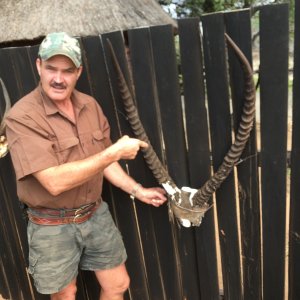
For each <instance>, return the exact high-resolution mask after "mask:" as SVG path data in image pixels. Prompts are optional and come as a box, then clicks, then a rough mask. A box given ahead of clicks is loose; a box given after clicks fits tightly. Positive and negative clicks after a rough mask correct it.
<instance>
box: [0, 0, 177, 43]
mask: <svg viewBox="0 0 300 300" xmlns="http://www.w3.org/2000/svg"><path fill="white" fill-rule="evenodd" d="M161 24H173V25H174V26H176V22H175V21H174V20H173V19H172V18H171V17H169V16H168V15H167V13H165V12H164V11H163V9H162V8H161V7H160V5H159V4H158V3H157V2H156V1H155V0H61V1H59V0H58V1H51V0H0V43H4V42H12V41H20V40H33V39H37V38H40V37H43V36H45V35H46V34H47V33H49V32H53V31H66V32H68V33H69V34H71V35H73V36H88V35H97V34H102V33H105V32H111V31H115V30H120V29H122V30H126V29H132V28H137V27H144V26H152V25H161Z"/></svg>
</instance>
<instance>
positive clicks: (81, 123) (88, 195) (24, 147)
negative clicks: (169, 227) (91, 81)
mask: <svg viewBox="0 0 300 300" xmlns="http://www.w3.org/2000/svg"><path fill="white" fill-rule="evenodd" d="M71 99H72V102H73V105H74V112H75V117H76V122H75V123H74V122H72V120H70V119H69V118H68V117H67V116H66V115H65V114H64V113H63V112H61V111H60V110H59V109H58V108H57V107H56V105H55V104H54V103H53V102H52V100H50V99H49V98H48V97H47V96H46V95H45V94H44V93H43V91H42V89H41V87H40V86H38V87H37V88H36V89H35V90H33V91H32V92H31V93H29V94H28V95H26V96H25V97H23V98H22V99H21V100H19V101H18V102H17V103H16V104H15V105H14V106H13V107H12V109H11V110H10V112H9V114H8V116H7V118H6V126H7V129H6V135H7V139H8V144H9V150H10V154H11V158H12V161H13V165H14V169H15V173H16V177H17V192H18V197H19V199H20V200H21V201H22V202H24V203H26V204H27V205H28V206H29V207H47V208H76V207H79V206H81V205H84V204H87V203H91V202H94V201H97V200H99V199H100V197H101V192H102V182H103V174H101V173H99V174H98V175H96V176H94V177H93V178H92V179H91V180H89V181H88V182H86V183H84V184H82V185H81V186H79V187H76V188H73V189H71V190H69V191H66V192H64V193H61V194H60V195H58V196H52V195H51V194H50V193H49V192H48V191H47V190H46V189H45V188H44V187H43V186H42V185H41V184H40V183H39V181H38V180H37V179H36V178H35V177H34V176H33V175H32V173H34V172H37V171H40V170H44V169H47V168H49V167H54V166H58V165H60V164H63V163H66V162H72V161H77V160H81V159H84V158H86V157H88V156H91V155H93V154H96V153H98V152H100V151H103V150H104V149H105V148H106V147H108V146H109V145H111V141H110V137H109V136H110V127H109V124H108V122H107V119H106V117H105V116H104V114H103V112H102V109H101V108H100V106H99V105H98V104H97V102H96V101H95V99H93V98H92V97H90V96H88V95H86V94H83V93H81V92H79V91H77V90H75V91H74V92H73V94H72V97H71ZM70 176H72V174H70Z"/></svg>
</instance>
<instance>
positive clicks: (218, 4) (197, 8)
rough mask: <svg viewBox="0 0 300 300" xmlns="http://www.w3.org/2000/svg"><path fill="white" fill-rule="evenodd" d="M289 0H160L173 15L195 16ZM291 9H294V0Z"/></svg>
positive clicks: (178, 16) (181, 16)
mask: <svg viewBox="0 0 300 300" xmlns="http://www.w3.org/2000/svg"><path fill="white" fill-rule="evenodd" d="M282 2H287V0H158V3H159V4H160V5H162V6H163V7H164V8H165V9H166V11H168V12H169V13H170V14H171V15H172V17H176V18H183V17H195V16H200V15H201V14H203V13H210V12H216V11H224V10H232V9H238V8H246V7H251V6H260V5H266V4H272V3H282ZM290 2H291V5H290V6H291V9H293V7H294V4H293V0H291V1H290Z"/></svg>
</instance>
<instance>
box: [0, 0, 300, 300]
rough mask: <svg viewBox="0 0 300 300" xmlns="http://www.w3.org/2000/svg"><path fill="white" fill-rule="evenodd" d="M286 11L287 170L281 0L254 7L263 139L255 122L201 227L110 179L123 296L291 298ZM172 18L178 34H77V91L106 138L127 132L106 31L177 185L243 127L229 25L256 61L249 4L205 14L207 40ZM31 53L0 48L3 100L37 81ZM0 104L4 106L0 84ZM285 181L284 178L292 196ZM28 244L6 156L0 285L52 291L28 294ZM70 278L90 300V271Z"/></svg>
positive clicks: (296, 103) (296, 291) (4, 289)
mask: <svg viewBox="0 0 300 300" xmlns="http://www.w3.org/2000/svg"><path fill="white" fill-rule="evenodd" d="M295 5H296V10H295V11H296V13H295V14H296V15H295V24H296V26H295V35H294V39H295V56H294V57H295V60H294V81H293V116H294V120H293V147H292V149H291V166H290V167H289V166H287V153H288V152H287V125H288V118H287V107H288V55H289V52H288V49H289V22H288V12H289V9H288V4H280V5H274V6H264V7H261V8H260V9H259V11H258V12H257V14H259V24H260V25H259V31H260V49H259V56H260V67H259V82H260V85H259V87H260V107H259V108H260V115H259V116H258V119H259V120H260V126H259V128H260V135H258V134H257V132H256V127H254V129H253V131H252V134H251V137H250V140H249V143H248V145H247V147H246V149H245V151H244V153H243V155H242V162H241V163H240V164H239V165H238V166H237V168H236V170H235V172H233V173H232V174H231V175H230V176H229V178H228V179H227V180H226V182H225V183H224V184H223V185H222V186H221V188H220V189H219V190H218V191H217V193H216V195H215V205H214V206H213V208H212V209H210V210H209V211H208V212H207V213H206V215H205V218H204V219H203V223H202V225H201V226H200V227H198V228H189V229H187V228H179V227H178V226H177V225H176V224H172V223H170V222H169V220H168V212H167V207H166V206H165V207H161V208H158V209H156V208H153V207H149V206H147V205H144V204H142V203H139V202H138V201H136V202H132V201H131V200H130V199H129V197H128V195H127V194H124V193H122V192H121V191H120V190H118V189H116V188H114V187H112V186H110V185H108V184H107V183H106V184H105V189H104V198H105V200H106V201H107V202H108V203H109V205H110V209H111V212H112V214H113V216H114V218H115V221H116V223H117V225H118V227H119V228H120V231H121V232H122V235H123V237H124V241H125V244H126V247H127V251H128V255H129V258H128V261H127V267H128V270H129V273H130V276H131V287H130V289H129V291H128V293H127V294H126V299H132V300H147V299H148V300H164V299H170V300H171V299H172V300H183V299H189V300H198V299H203V300H210V299H223V297H224V299H232V300H238V299H249V300H253V299H267V300H276V299H287V297H288V298H289V299H300V284H299V278H300V246H299V245H300V243H299V240H300V238H299V234H300V232H299V231H300V218H299V217H298V216H297V215H298V213H299V212H300V202H299V198H300V195H299V194H300V185H299V183H298V181H299V178H300V138H299V136H300V60H299V59H300V55H299V54H300V15H299V14H300V4H299V1H295ZM178 24H179V30H178V33H179V34H178V36H177V37H175V42H174V33H173V30H172V28H171V27H170V26H168V25H166V26H157V27H150V28H141V29H134V30H129V31H127V32H126V33H123V32H120V31H118V32H112V33H108V34H103V35H101V36H100V37H99V36H93V37H82V38H81V39H80V40H81V43H82V46H83V49H84V70H85V71H84V73H83V75H82V78H81V79H80V82H79V83H78V89H79V90H81V91H83V92H86V93H89V94H91V95H93V96H94V97H95V98H96V99H97V100H99V102H100V104H101V106H102V108H103V110H104V112H105V114H106V115H107V117H108V119H109V120H110V124H111V128H112V139H113V140H116V139H118V138H119V137H120V136H121V135H123V134H129V135H132V131H131V129H130V126H129V123H128V121H127V119H126V114H125V112H124V109H123V105H122V101H121V99H120V94H119V91H118V87H117V81H116V74H115V71H114V68H113V66H112V62H111V59H110V53H109V51H108V47H107V38H109V39H110V41H111V42H112V44H113V45H114V48H115V50H116V52H117V56H118V58H119V60H120V62H121V66H122V68H123V70H124V72H125V73H126V76H127V79H128V80H129V79H130V78H131V79H132V80H133V82H134V91H135V97H136V103H137V107H138V110H139V113H140V117H141V119H142V122H143V124H144V127H145V129H146V131H147V133H148V135H149V138H150V140H151V143H152V144H153V146H154V148H155V150H156V152H157V153H158V156H159V157H160V158H161V160H162V161H163V162H164V163H165V164H166V166H167V168H168V170H169V172H170V174H171V175H172V177H173V178H174V180H175V182H176V183H177V184H178V186H191V187H195V188H196V187H200V186H201V185H202V184H203V183H204V182H205V181H206V180H207V178H209V177H210V175H211V172H212V169H213V170H216V169H217V167H218V166H219V165H220V163H221V162H222V159H223V157H224V154H225V153H226V152H227V150H228V148H229V146H230V144H231V141H232V131H233V130H236V128H237V125H238V123H239V118H240V115H241V109H242V105H243V78H242V71H241V68H240V64H239V62H238V61H237V59H236V57H235V55H234V54H233V52H232V50H231V49H228V51H227V47H226V43H225V40H224V32H227V33H228V34H229V35H230V36H231V37H232V39H233V40H234V41H235V42H236V43H237V44H238V45H239V47H240V48H241V49H242V50H243V52H244V53H245V55H246V56H247V57H248V59H249V61H250V62H252V43H251V12H250V11H249V10H241V11H235V12H228V13H216V14H210V15H205V16H203V17H201V31H202V34H200V27H199V20H198V19H182V20H179V22H178ZM178 40H179V42H178V43H177V41H178ZM125 44H126V45H128V49H129V52H130V58H131V68H130V71H129V69H128V68H127V64H126V59H125V57H126V56H125V47H124V45H125ZM175 45H178V48H180V57H176V53H178V51H176V48H175ZM37 49H38V46H27V47H17V48H2V49H0V77H1V78H2V80H3V81H4V83H5V85H6V88H7V90H8V93H9V95H10V98H11V101H12V103H15V102H16V101H17V100H18V99H19V98H20V97H21V96H23V95H25V94H26V93H28V92H29V91H30V90H32V89H33V88H34V87H35V86H36V84H37V82H38V76H37V73H36V70H35V58H36V55H37ZM179 59H180V68H178V62H179ZM179 75H181V76H179ZM179 78H182V81H179ZM0 92H1V91H0ZM181 94H182V95H183V97H181ZM182 99H184V101H182ZM0 103H1V106H0V108H1V109H2V111H3V108H4V99H3V96H2V92H1V93H0ZM258 138H260V140H258ZM258 142H259V144H260V145H261V146H260V151H258V150H257V143H258ZM122 164H123V166H124V167H125V166H126V165H127V167H128V171H129V173H130V174H131V175H132V176H133V177H134V178H136V179H137V180H138V181H139V182H141V183H142V184H143V185H145V186H153V185H156V182H155V180H154V178H153V176H152V174H151V172H150V171H149V169H148V168H147V165H146V164H145V162H144V159H143V157H142V156H141V155H140V156H138V158H137V159H136V160H135V161H130V162H122ZM290 170H291V172H290ZM287 175H291V176H290V178H291V193H290V195H291V198H289V194H288V193H287V188H286V187H287V186H288V183H289V181H288V180H287ZM288 178H289V177H288ZM287 195H288V196H287ZM289 199H290V200H291V201H290V202H289ZM288 203H290V210H289V211H288V213H287V214H286V210H287V207H289V206H287V204H288ZM288 221H290V222H288ZM286 224H288V225H289V232H290V235H289V237H288V238H286V232H287V231H286ZM287 245H289V247H287ZM287 249H288V252H287ZM27 251H28V248H27V243H26V222H25V220H24V218H23V216H22V210H21V208H20V203H19V201H18V198H17V195H16V187H15V179H14V171H13V168H12V166H11V161H10V157H9V155H7V156H6V157H5V158H2V159H0V253H1V259H0V293H1V295H2V297H4V298H9V299H12V300H19V299H25V300H29V299H49V297H48V296H42V295H40V294H38V293H37V292H36V291H35V288H34V286H33V284H32V281H31V278H30V277H29V275H28V273H27V270H26V265H27ZM287 253H289V257H288V259H287ZM78 284H79V291H78V296H77V298H78V299H98V298H97V297H98V292H99V287H98V286H97V283H96V280H95V278H94V275H93V273H91V272H81V273H80V275H79V278H78Z"/></svg>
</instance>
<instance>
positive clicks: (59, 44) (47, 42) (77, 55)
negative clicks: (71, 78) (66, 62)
mask: <svg viewBox="0 0 300 300" xmlns="http://www.w3.org/2000/svg"><path fill="white" fill-rule="evenodd" d="M55 55H64V56H67V57H69V58H70V59H71V60H72V61H73V63H74V65H75V66H76V67H77V68H79V67H80V66H81V64H82V61H81V50H80V45H79V42H78V41H77V39H75V38H73V37H70V36H69V35H68V34H67V33H65V32H53V33H49V34H48V35H47V36H46V37H45V38H44V40H43V41H42V43H41V45H40V48H39V56H40V58H41V59H42V60H47V59H49V58H51V57H52V56H55Z"/></svg>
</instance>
